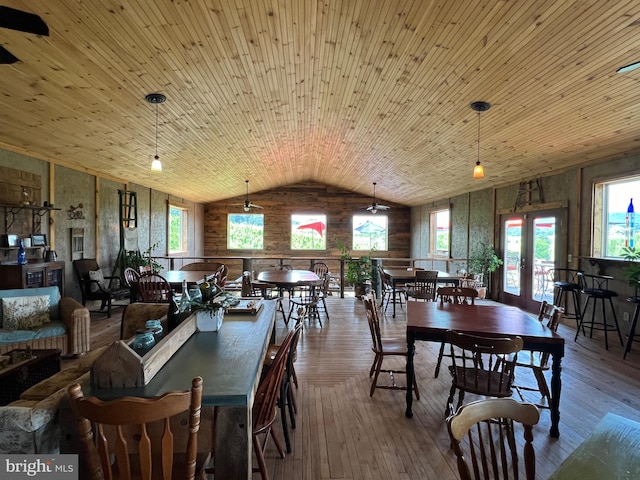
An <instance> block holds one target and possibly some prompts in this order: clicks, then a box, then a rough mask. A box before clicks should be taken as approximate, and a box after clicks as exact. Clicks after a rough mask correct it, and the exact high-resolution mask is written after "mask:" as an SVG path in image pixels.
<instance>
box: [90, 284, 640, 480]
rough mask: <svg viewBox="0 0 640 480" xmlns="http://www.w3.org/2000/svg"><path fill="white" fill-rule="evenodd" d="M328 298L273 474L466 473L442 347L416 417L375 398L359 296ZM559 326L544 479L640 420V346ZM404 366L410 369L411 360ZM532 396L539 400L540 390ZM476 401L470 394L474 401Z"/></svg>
mask: <svg viewBox="0 0 640 480" xmlns="http://www.w3.org/2000/svg"><path fill="white" fill-rule="evenodd" d="M327 303H328V308H329V313H330V315H331V320H324V319H323V324H324V327H323V328H320V327H319V325H317V324H315V323H313V322H312V323H311V324H308V325H305V328H304V330H303V334H302V336H301V338H300V343H299V346H298V361H297V363H296V371H297V374H298V379H299V384H300V388H299V389H298V390H297V391H296V392H295V393H296V399H297V404H298V414H297V417H296V419H297V428H296V429H295V430H293V431H292V446H293V452H292V453H291V454H290V455H288V456H287V457H286V458H285V459H284V460H282V459H280V458H279V457H278V455H277V454H276V451H275V448H273V445H272V444H271V445H270V446H269V448H268V450H267V455H266V457H267V462H268V465H269V469H270V478H271V479H273V480H316V479H347V480H350V479H354V480H355V479H362V480H369V479H380V480H382V479H399V480H423V479H431V478H437V479H438V480H454V479H456V478H458V477H457V469H456V465H455V460H454V457H453V453H452V451H451V450H450V449H449V440H448V434H447V430H446V426H445V422H444V408H445V402H446V398H447V394H448V391H449V385H450V377H449V375H448V374H447V372H446V370H445V371H444V372H442V373H441V374H440V376H439V378H437V379H436V378H433V368H434V365H435V361H436V358H437V353H438V347H439V344H431V343H426V342H418V345H417V350H416V373H417V376H418V377H417V380H418V382H419V386H420V389H421V400H420V401H414V404H413V409H414V416H413V418H411V419H407V418H405V416H404V409H405V398H404V392H402V391H392V390H381V389H378V390H376V391H375V394H374V395H373V397H370V396H369V387H370V379H369V368H370V367H371V362H372V360H373V354H372V352H371V350H370V335H369V330H368V325H367V321H366V316H365V312H364V307H363V305H362V302H361V301H359V300H356V299H354V298H353V297H350V298H344V299H340V298H339V297H329V298H328V300H327ZM120 314H121V310H120V309H116V310H114V312H113V314H112V317H111V319H106V318H104V315H102V314H96V315H92V316H93V318H94V319H93V320H92V332H93V335H92V338H93V342H92V346H94V347H98V346H100V345H105V344H108V343H110V342H112V341H113V340H115V339H117V338H118V336H119V332H120ZM277 325H278V340H279V339H281V338H282V336H283V335H284V332H285V329H284V325H283V322H282V319H281V318H280V317H279V316H278V318H277ZM382 327H383V335H384V334H385V333H386V334H388V335H390V334H396V333H397V334H400V335H403V334H404V330H405V317H404V311H403V310H398V314H397V317H396V318H395V319H393V318H391V316H390V315H389V316H385V318H384V320H383V325H382ZM558 333H559V334H560V335H563V336H564V337H565V339H566V353H565V357H564V360H563V362H562V367H563V371H562V382H563V383H562V396H561V404H560V415H561V418H560V438H558V439H553V438H550V437H549V427H550V421H549V412H548V410H541V419H540V423H539V424H538V425H537V426H536V427H535V429H534V446H535V449H536V459H537V462H536V468H537V477H538V478H541V479H542V478H547V477H548V476H549V475H550V474H551V473H552V472H553V471H554V470H555V469H556V468H557V467H558V465H559V464H560V463H561V462H562V461H563V460H564V458H565V457H566V456H567V455H568V454H569V453H570V452H572V451H573V450H574V449H575V448H576V447H577V446H578V445H579V444H580V442H581V441H582V440H583V439H584V438H585V437H586V436H587V435H588V434H589V433H590V432H591V431H592V430H593V428H594V427H595V425H596V424H597V422H598V421H599V420H600V418H602V417H603V416H604V415H605V414H606V413H607V412H614V413H617V414H619V415H623V416H625V417H628V418H630V419H632V420H636V421H640V375H639V373H640V343H639V344H638V345H637V347H636V348H634V349H633V350H632V352H631V354H630V355H629V356H628V357H627V360H625V361H623V360H622V352H623V348H622V347H621V346H620V345H612V346H610V350H609V351H606V350H605V348H604V340H603V339H602V337H601V336H598V333H594V338H593V339H589V338H585V337H582V336H581V337H579V338H578V341H577V342H574V341H573V336H574V334H575V322H574V321H573V320H567V321H565V322H564V323H563V324H562V325H560V327H559V329H558ZM386 361H387V360H385V362H386ZM391 365H393V361H391ZM395 366H396V368H398V369H402V368H404V365H403V362H402V361H401V360H398V361H397V362H396V365H395ZM521 375H522V374H521ZM396 377H397V381H398V383H404V381H405V379H404V375H397V376H396ZM382 380H383V381H385V380H386V379H384V378H383V379H382ZM518 382H519V383H531V384H533V383H534V379H533V376H532V375H531V378H528V377H525V376H522V377H521V376H519V377H518ZM526 396H527V399H528V400H530V401H533V402H535V401H537V398H536V395H535V394H531V393H529V394H526ZM516 398H517V397H516ZM472 399H474V398H473V396H469V398H468V399H467V401H471V400H472ZM280 425H281V423H280V420H279V419H278V420H277V427H276V432H277V434H278V435H279V436H280V437H281V438H282V432H281V427H280ZM254 478H256V479H257V478H259V474H256V475H254Z"/></svg>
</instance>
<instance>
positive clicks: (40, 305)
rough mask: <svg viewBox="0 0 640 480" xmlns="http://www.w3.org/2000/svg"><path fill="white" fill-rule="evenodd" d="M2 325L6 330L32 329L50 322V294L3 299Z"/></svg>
mask: <svg viewBox="0 0 640 480" xmlns="http://www.w3.org/2000/svg"><path fill="white" fill-rule="evenodd" d="M2 311H3V312H4V313H3V316H2V318H3V320H2V326H3V328H5V329H6V330H30V329H32V328H34V327H41V326H42V325H43V324H45V323H49V322H50V321H51V319H50V318H49V295H30V296H26V297H11V298H3V299H2Z"/></svg>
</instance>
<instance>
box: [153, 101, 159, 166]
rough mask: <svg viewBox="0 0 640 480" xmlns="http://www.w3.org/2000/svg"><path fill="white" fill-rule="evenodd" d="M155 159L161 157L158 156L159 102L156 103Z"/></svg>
mask: <svg viewBox="0 0 640 480" xmlns="http://www.w3.org/2000/svg"><path fill="white" fill-rule="evenodd" d="M153 158H154V159H155V160H158V159H160V157H158V104H157V103H156V156H155V157H153Z"/></svg>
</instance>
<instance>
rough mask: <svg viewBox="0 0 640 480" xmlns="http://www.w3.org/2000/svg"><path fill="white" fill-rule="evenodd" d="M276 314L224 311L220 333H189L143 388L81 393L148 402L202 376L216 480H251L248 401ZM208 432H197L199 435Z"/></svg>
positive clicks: (272, 306)
mask: <svg viewBox="0 0 640 480" xmlns="http://www.w3.org/2000/svg"><path fill="white" fill-rule="evenodd" d="M185 273H188V272H185ZM275 310H276V302H275V301H264V302H263V306H262V308H261V310H260V311H259V312H258V313H257V314H255V315H250V314H231V313H227V314H226V315H225V317H224V322H223V324H222V328H221V329H220V331H218V332H196V333H194V334H193V335H192V336H191V337H190V338H189V339H188V340H187V341H186V342H185V344H184V345H183V346H182V347H181V348H180V349H179V350H178V351H177V352H176V353H174V354H173V356H172V357H171V358H170V359H169V360H167V362H166V363H165V365H164V366H163V367H162V369H160V371H159V372H158V373H157V375H156V376H155V377H154V378H153V379H152V380H151V382H149V383H148V384H147V385H145V386H142V387H136V388H108V389H101V390H95V389H94V390H88V387H86V388H87V389H86V390H85V387H83V390H84V391H85V392H87V391H89V394H90V395H95V396H98V397H100V398H103V399H112V398H117V397H122V396H135V397H146V398H148V397H155V396H158V395H161V394H162V393H164V392H167V391H171V390H188V389H189V388H190V386H191V379H193V378H194V377H196V376H201V377H202V379H203V389H202V407H203V408H206V407H219V408H218V416H217V419H216V438H217V441H216V445H215V454H214V458H215V470H216V480H218V479H223V480H236V479H247V480H250V479H251V478H252V452H253V449H252V418H251V417H252V409H253V400H254V395H255V392H256V389H257V386H258V382H259V380H260V373H261V371H262V365H263V361H264V357H265V354H266V350H267V347H268V345H269V342H270V339H271V335H272V331H273V327H274V322H275ZM207 433H208V432H201V435H200V436H202V435H207Z"/></svg>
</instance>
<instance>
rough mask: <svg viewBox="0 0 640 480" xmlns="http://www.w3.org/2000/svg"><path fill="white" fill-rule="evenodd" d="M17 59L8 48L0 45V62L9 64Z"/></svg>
mask: <svg viewBox="0 0 640 480" xmlns="http://www.w3.org/2000/svg"><path fill="white" fill-rule="evenodd" d="M17 61H19V59H18V57H16V56H15V55H13V54H12V53H11V52H10V51H9V50H7V49H6V48H4V47H2V46H0V64H2V65H10V64H12V63H16V62H17Z"/></svg>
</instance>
